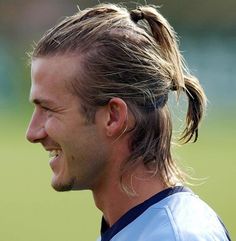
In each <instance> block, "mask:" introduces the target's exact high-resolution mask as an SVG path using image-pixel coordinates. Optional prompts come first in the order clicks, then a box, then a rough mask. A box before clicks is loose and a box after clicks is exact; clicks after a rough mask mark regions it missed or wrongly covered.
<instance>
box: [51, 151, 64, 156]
mask: <svg viewBox="0 0 236 241" xmlns="http://www.w3.org/2000/svg"><path fill="white" fill-rule="evenodd" d="M60 152H61V151H60V150H52V151H50V152H49V157H56V156H58V155H59V154H60Z"/></svg>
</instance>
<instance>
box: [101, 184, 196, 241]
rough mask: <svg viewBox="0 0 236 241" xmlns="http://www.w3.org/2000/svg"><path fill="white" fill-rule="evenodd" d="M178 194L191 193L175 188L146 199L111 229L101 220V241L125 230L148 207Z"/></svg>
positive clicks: (187, 190)
mask: <svg viewBox="0 0 236 241" xmlns="http://www.w3.org/2000/svg"><path fill="white" fill-rule="evenodd" d="M178 192H192V191H191V190H190V189H189V188H186V187H183V186H176V187H171V188H168V189H165V190H163V191H161V192H159V193H157V194H155V195H154V196H152V197H151V198H149V199H147V200H146V201H144V202H143V203H141V204H139V205H137V206H135V207H133V208H132V209H130V210H129V211H128V212H127V213H125V214H124V215H123V216H122V217H121V218H120V219H119V220H118V221H117V222H116V223H114V224H113V225H112V226H111V227H109V226H108V224H107V223H106V221H105V219H104V218H102V225H101V241H109V240H111V239H112V238H113V237H114V236H115V235H116V234H117V233H118V232H120V231H121V230H122V229H123V228H125V227H126V226H127V225H128V224H130V223H131V222H133V221H134V220H135V219H136V218H137V217H139V216H140V215H141V214H142V213H144V212H145V211H146V210H147V209H148V208H149V207H150V206H152V205H154V204H156V203H158V202H160V201H161V200H162V199H164V198H166V197H168V196H171V195H173V194H175V193H178Z"/></svg>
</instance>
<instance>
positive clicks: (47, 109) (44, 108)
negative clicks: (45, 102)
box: [41, 106, 51, 111]
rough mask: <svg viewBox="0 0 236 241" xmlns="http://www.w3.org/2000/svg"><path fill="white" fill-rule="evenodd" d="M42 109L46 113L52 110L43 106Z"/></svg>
mask: <svg viewBox="0 0 236 241" xmlns="http://www.w3.org/2000/svg"><path fill="white" fill-rule="evenodd" d="M41 107H42V109H43V110H44V111H51V109H50V108H48V107H46V106H41Z"/></svg>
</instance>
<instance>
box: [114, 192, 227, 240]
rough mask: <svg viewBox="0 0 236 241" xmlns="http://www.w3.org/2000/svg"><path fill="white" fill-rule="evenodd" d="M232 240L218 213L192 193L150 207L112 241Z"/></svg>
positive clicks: (176, 196) (177, 194)
mask: <svg viewBox="0 0 236 241" xmlns="http://www.w3.org/2000/svg"><path fill="white" fill-rule="evenodd" d="M157 237H158V240H165V241H185V240H187V241H189V240H191V241H199V240H205V241H213V240H221V241H223V240H225V241H226V240H228V239H227V237H226V234H225V232H224V228H223V226H222V225H221V223H220V221H219V219H218V217H217V215H216V213H215V212H214V211H213V210H212V209H211V208H210V207H209V206H208V205H207V204H206V203H205V202H203V201H202V200H201V199H199V198H198V197H197V196H196V195H194V194H193V193H190V192H182V193H176V194H173V195H171V196H169V197H167V198H165V199H163V200H162V201H160V202H158V203H156V204H154V205H152V206H151V207H149V208H148V209H147V210H146V211H145V212H144V213H143V214H142V215H140V216H139V217H138V218H137V219H135V220H134V221H133V222H132V223H130V224H129V225H128V226H126V227H125V228H124V229H123V230H122V231H121V232H119V233H118V234H117V235H115V236H114V237H113V239H112V240H114V241H115V240H119V241H124V240H127V238H131V239H130V240H137V241H143V240H145V241H154V240H155V241H156V239H157Z"/></svg>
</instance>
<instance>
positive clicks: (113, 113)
mask: <svg viewBox="0 0 236 241" xmlns="http://www.w3.org/2000/svg"><path fill="white" fill-rule="evenodd" d="M107 112H108V115H107V117H108V118H107V121H106V127H105V128H106V135H107V136H110V137H115V138H117V136H120V135H121V134H122V132H124V131H125V129H126V128H127V125H128V123H127V120H128V107H127V104H126V103H125V101H123V100H122V99H120V98H112V99H111V100H110V101H109V103H108V104H107Z"/></svg>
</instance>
